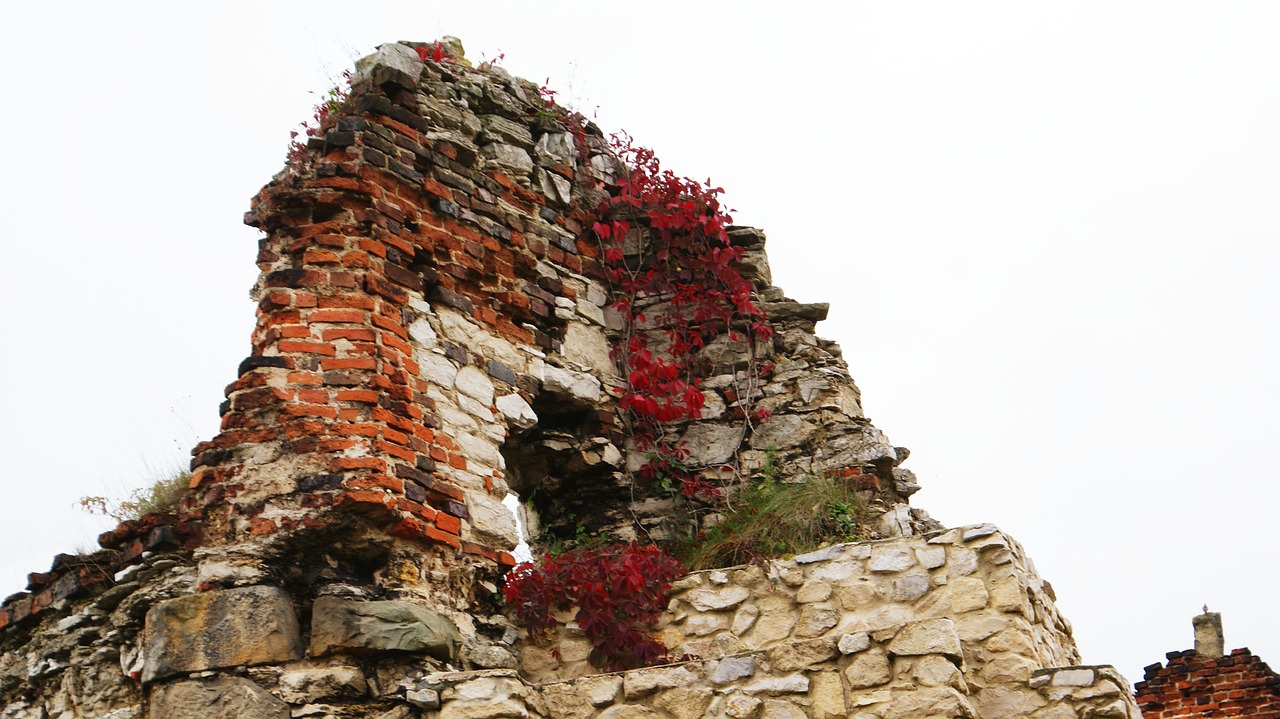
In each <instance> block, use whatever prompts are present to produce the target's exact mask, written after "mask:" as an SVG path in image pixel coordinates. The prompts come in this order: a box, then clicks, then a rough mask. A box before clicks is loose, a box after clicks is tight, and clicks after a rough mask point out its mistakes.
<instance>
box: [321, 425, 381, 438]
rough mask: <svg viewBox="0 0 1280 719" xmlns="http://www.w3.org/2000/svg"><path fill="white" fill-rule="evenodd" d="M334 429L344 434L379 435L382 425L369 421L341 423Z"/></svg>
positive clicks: (357, 435) (359, 435)
mask: <svg viewBox="0 0 1280 719" xmlns="http://www.w3.org/2000/svg"><path fill="white" fill-rule="evenodd" d="M333 429H334V431H335V432H337V433H338V434H342V435H351V436H356V437H377V436H378V432H379V431H381V429H382V428H381V427H380V426H378V425H376V424H372V423H369V422H364V423H360V424H340V425H335V426H334V428H333Z"/></svg>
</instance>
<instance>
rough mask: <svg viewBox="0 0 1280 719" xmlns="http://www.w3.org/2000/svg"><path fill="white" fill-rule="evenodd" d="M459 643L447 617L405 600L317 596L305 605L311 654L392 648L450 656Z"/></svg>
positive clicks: (434, 655) (379, 650)
mask: <svg viewBox="0 0 1280 719" xmlns="http://www.w3.org/2000/svg"><path fill="white" fill-rule="evenodd" d="M461 643H462V636H461V634H459V632H458V628H457V626H455V625H454V623H453V621H452V620H450V619H449V618H448V617H446V616H444V615H442V614H439V613H437V612H433V611H431V610H429V609H427V608H425V607H421V606H418V605H417V604H413V603H410V602H401V601H394V600H387V601H377V602H362V601H355V600H350V599H340V598H338V597H320V598H319V599H317V600H316V601H315V603H314V604H313V605H312V607H311V655H312V656H317V657H320V656H325V655H327V654H332V653H334V652H341V651H353V652H382V651H398V652H413V653H424V654H428V655H430V656H433V657H435V658H437V659H441V660H444V661H450V660H452V659H454V658H456V657H457V655H458V647H459V645H460V644H461Z"/></svg>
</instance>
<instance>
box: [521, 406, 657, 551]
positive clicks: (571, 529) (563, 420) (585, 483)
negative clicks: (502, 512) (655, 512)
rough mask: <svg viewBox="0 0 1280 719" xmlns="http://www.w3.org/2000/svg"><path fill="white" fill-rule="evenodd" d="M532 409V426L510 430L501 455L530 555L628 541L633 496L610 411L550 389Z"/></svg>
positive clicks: (631, 532)
mask: <svg viewBox="0 0 1280 719" xmlns="http://www.w3.org/2000/svg"><path fill="white" fill-rule="evenodd" d="M532 407H533V411H534V413H535V414H536V415H537V416H538V423H537V424H535V425H534V426H532V427H530V428H529V429H527V430H523V431H521V432H519V433H515V432H513V433H512V435H511V436H509V437H508V438H507V441H506V443H505V444H504V445H503V446H502V455H503V459H504V460H505V461H506V465H507V484H508V485H510V487H511V491H512V492H513V493H515V494H516V495H518V497H519V499H520V502H521V505H522V509H521V513H522V514H521V519H522V522H523V525H524V527H525V532H526V533H527V541H528V542H529V543H530V544H531V545H532V547H533V548H534V554H535V555H536V554H537V553H538V551H540V550H545V549H548V548H552V547H556V546H560V545H563V544H564V543H566V542H574V541H576V542H581V541H584V540H589V539H595V538H599V537H602V536H608V537H610V538H613V539H624V540H625V539H630V538H631V537H632V535H633V534H634V532H633V530H632V529H631V519H630V513H629V512H628V506H629V504H630V501H631V497H630V494H629V492H628V484H627V482H626V478H625V476H624V474H623V472H622V464H623V456H622V453H621V452H620V451H619V449H618V447H617V446H616V445H615V444H614V443H613V441H612V440H611V439H610V437H611V435H612V434H613V420H612V413H610V412H607V411H604V410H600V409H599V408H597V407H596V406H595V405H593V404H590V403H588V402H585V401H583V400H581V399H578V398H575V397H572V396H570V395H566V394H557V393H553V392H548V391H543V392H541V393H539V394H538V395H537V396H536V397H535V398H534V401H533V404H532Z"/></svg>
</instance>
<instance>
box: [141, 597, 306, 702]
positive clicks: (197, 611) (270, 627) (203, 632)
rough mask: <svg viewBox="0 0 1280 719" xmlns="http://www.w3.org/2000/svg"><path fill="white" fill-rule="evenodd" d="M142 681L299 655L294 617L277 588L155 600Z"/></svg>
mask: <svg viewBox="0 0 1280 719" xmlns="http://www.w3.org/2000/svg"><path fill="white" fill-rule="evenodd" d="M142 646H143V657H144V664H143V669H142V681H143V682H144V683H146V682H151V681H154V680H156V679H162V678H164V677H168V676H173V675H174V674H182V673H185V672H198V671H204V670H206V669H219V668H222V667H234V666H241V665H252V664H270V663H275V662H287V661H292V660H295V659H301V658H302V637H301V635H300V633H299V632H298V616H297V614H295V613H294V611H293V602H292V601H291V600H290V599H289V595H288V594H286V593H285V592H284V590H282V589H280V588H278V587H262V586H258V587H240V588H237V589H225V590H221V591H214V592H202V593H200V594H193V595H191V596H189V597H179V598H177V599H170V600H168V601H165V602H161V603H159V604H157V605H155V606H154V607H152V608H151V609H150V611H148V612H147V620H146V626H145V628H144V630H143V641H142Z"/></svg>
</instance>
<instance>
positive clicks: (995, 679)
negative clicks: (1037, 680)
mask: <svg viewBox="0 0 1280 719" xmlns="http://www.w3.org/2000/svg"><path fill="white" fill-rule="evenodd" d="M1039 668H1040V667H1039V666H1038V665H1037V663H1036V662H1034V661H1032V660H1030V659H1028V658H1027V657H1023V656H1018V655H1017V654H1005V655H1003V656H999V657H995V658H993V659H988V660H987V663H986V664H984V665H983V667H982V679H983V681H984V682H985V683H987V684H1011V683H1017V684H1025V683H1026V682H1027V680H1029V679H1030V678H1031V672H1033V671H1035V670H1036V669H1039Z"/></svg>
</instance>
